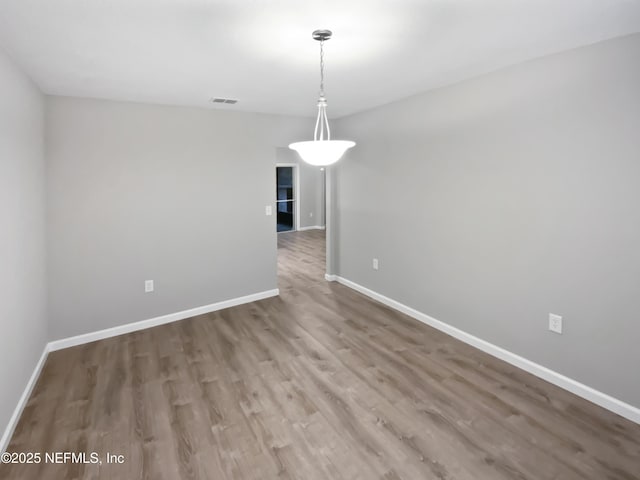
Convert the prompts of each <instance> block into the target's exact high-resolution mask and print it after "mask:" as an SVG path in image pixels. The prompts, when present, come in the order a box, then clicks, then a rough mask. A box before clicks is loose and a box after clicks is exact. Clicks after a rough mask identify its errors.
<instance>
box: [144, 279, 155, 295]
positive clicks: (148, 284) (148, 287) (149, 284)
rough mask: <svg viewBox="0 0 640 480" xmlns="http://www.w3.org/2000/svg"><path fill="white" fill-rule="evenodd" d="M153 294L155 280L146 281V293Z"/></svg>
mask: <svg viewBox="0 0 640 480" xmlns="http://www.w3.org/2000/svg"><path fill="white" fill-rule="evenodd" d="M151 292H153V280H145V281H144V293H151Z"/></svg>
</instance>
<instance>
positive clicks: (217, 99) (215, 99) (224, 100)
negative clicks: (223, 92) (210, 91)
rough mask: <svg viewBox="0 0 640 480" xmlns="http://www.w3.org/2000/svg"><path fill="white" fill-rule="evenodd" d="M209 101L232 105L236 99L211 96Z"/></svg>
mask: <svg viewBox="0 0 640 480" xmlns="http://www.w3.org/2000/svg"><path fill="white" fill-rule="evenodd" d="M211 103H226V104H228V105H234V104H236V103H238V100H234V99H233V98H220V97H213V98H212V99H211Z"/></svg>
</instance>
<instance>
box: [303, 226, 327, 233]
mask: <svg viewBox="0 0 640 480" xmlns="http://www.w3.org/2000/svg"><path fill="white" fill-rule="evenodd" d="M324 229H325V226H324V225H312V226H311V227H300V228H298V231H299V232H304V231H305V230H324Z"/></svg>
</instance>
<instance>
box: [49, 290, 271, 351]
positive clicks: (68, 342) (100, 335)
mask: <svg viewBox="0 0 640 480" xmlns="http://www.w3.org/2000/svg"><path fill="white" fill-rule="evenodd" d="M279 294H280V290H278V289H277V288H276V289H273V290H266V291H264V292H258V293H253V294H251V295H245V296H244V297H238V298H232V299H231V300H224V301H222V302H217V303H212V304H210V305H204V306H202V307H196V308H191V309H189V310H183V311H181V312H176V313H170V314H168V315H162V316H160V317H155V318H150V319H148V320H141V321H139V322H134V323H127V324H125V325H119V326H117V327H112V328H107V329H104V330H98V331H97V332H91V333H85V334H82V335H76V336H75V337H69V338H62V339H60V340H54V341H52V342H49V345H48V346H49V351H51V352H53V351H55V350H61V349H63V348H69V347H74V346H76V345H82V344H84V343H89V342H95V341H96V340H102V339H105V338H110V337H116V336H118V335H123V334H125V333H130V332H135V331H137V330H144V329H145V328H151V327H157V326H158V325H164V324H165V323H171V322H176V321H178V320H184V319H185V318H190V317H195V316H196V315H203V314H205V313H210V312H215V311H216V310H222V309H223V308H229V307H235V306H236V305H242V304H243V303H250V302H255V301H257V300H262V299H264V298H269V297H275V296H277V295H279Z"/></svg>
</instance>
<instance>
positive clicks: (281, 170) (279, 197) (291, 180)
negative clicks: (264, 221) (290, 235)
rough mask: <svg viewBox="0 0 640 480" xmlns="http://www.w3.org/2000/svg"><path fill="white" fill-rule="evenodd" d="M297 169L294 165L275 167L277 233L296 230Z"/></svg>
mask: <svg viewBox="0 0 640 480" xmlns="http://www.w3.org/2000/svg"><path fill="white" fill-rule="evenodd" d="M297 174H298V169H297V166H296V165H295V164H278V165H277V166H276V223H277V231H278V233H281V232H291V231H294V230H296V229H297V227H298V221H297V212H298V205H297V195H298V175H297Z"/></svg>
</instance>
